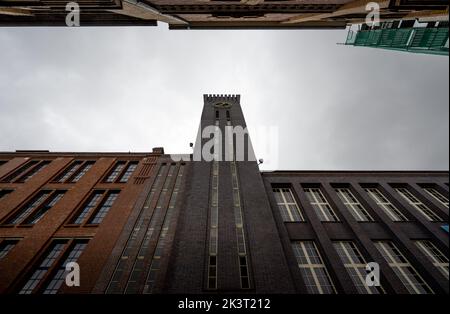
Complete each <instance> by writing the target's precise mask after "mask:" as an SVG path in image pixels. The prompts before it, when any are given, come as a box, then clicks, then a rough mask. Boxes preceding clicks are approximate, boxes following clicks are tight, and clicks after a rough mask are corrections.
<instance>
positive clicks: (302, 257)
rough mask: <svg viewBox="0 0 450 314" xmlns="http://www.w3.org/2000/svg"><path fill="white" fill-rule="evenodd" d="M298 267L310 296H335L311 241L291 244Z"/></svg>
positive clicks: (334, 290)
mask: <svg viewBox="0 0 450 314" xmlns="http://www.w3.org/2000/svg"><path fill="white" fill-rule="evenodd" d="M292 248H293V250H294V254H295V257H296V258H297V263H298V267H299V268H300V272H301V274H302V277H303V280H304V281H305V284H306V288H307V290H308V293H310V294H335V293H336V289H335V287H334V284H333V282H332V281H331V278H330V275H329V273H328V270H327V268H326V266H325V264H324V262H323V260H322V257H321V256H320V253H319V250H318V249H317V246H316V244H315V243H314V242H313V241H300V242H293V243H292Z"/></svg>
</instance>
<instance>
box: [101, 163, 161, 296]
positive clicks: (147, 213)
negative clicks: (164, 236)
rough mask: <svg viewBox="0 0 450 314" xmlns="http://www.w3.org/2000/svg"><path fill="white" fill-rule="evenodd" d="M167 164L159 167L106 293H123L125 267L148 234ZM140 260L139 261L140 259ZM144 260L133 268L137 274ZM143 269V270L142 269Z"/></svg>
mask: <svg viewBox="0 0 450 314" xmlns="http://www.w3.org/2000/svg"><path fill="white" fill-rule="evenodd" d="M166 168H167V167H166V164H161V166H160V167H159V170H158V173H157V175H156V178H155V181H154V182H153V185H152V188H151V190H150V193H149V194H148V195H147V198H146V200H145V202H144V205H143V207H142V208H141V210H140V212H139V216H138V219H137V221H136V223H135V224H134V227H133V231H132V232H131V234H130V236H129V237H128V241H127V243H126V245H125V248H124V249H123V251H122V255H121V256H120V260H119V261H118V263H117V265H116V268H115V269H114V273H113V275H112V277H111V279H110V281H109V284H108V287H107V289H106V293H121V292H122V289H121V284H120V280H121V278H122V277H123V276H124V271H125V266H126V264H127V261H128V260H129V259H130V256H131V255H132V254H134V252H133V250H134V249H135V248H138V247H139V245H140V243H141V242H140V238H141V236H143V235H142V233H147V225H146V224H147V223H148V220H149V219H150V218H151V216H152V212H153V208H152V207H151V206H150V204H151V202H152V201H153V200H154V198H155V195H156V193H157V192H158V189H159V188H160V185H161V184H162V182H164V176H163V175H164V173H165V169H166ZM138 260H139V259H138ZM142 262H143V260H141V261H140V264H139V263H135V265H134V266H133V271H135V272H137V271H139V270H141V271H143V266H142V267H141V265H142ZM140 267H141V268H140ZM131 280H132V278H131V277H130V278H129V280H128V281H129V283H128V285H129V287H127V289H129V290H131V289H132V287H131V286H132V285H133V284H132V283H131V284H130V281H131Z"/></svg>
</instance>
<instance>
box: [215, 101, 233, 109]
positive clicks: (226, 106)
mask: <svg viewBox="0 0 450 314" xmlns="http://www.w3.org/2000/svg"><path fill="white" fill-rule="evenodd" d="M214 107H216V108H219V109H229V108H231V104H230V103H227V102H219V103H217V104H215V105H214Z"/></svg>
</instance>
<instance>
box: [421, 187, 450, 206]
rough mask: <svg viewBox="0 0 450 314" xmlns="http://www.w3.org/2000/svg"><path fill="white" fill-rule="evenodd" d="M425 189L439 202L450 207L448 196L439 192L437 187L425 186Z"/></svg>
mask: <svg viewBox="0 0 450 314" xmlns="http://www.w3.org/2000/svg"><path fill="white" fill-rule="evenodd" d="M424 190H425V191H426V192H427V193H428V194H430V195H431V196H432V197H433V198H434V199H436V200H437V201H438V202H439V203H441V204H442V205H444V206H445V207H447V208H448V198H447V197H445V196H444V195H442V194H441V193H439V192H438V190H436V189H435V188H431V187H428V188H424Z"/></svg>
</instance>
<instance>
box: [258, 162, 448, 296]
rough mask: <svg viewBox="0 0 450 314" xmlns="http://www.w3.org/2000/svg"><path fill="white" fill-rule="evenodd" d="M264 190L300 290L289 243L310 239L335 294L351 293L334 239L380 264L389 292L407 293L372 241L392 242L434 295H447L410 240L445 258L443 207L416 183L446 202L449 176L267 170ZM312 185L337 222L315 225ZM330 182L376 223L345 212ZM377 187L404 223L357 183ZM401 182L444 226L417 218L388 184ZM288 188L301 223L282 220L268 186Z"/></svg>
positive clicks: (443, 282)
mask: <svg viewBox="0 0 450 314" xmlns="http://www.w3.org/2000/svg"><path fill="white" fill-rule="evenodd" d="M263 178H264V182H265V187H266V191H267V193H268V195H269V199H270V201H271V204H272V211H273V215H274V217H275V220H276V222H277V227H278V231H279V233H280V238H281V240H282V241H283V246H284V247H285V252H286V257H287V260H288V262H289V265H290V268H291V271H292V272H293V273H294V276H295V277H297V280H299V281H300V287H298V286H297V291H298V292H299V293H301V292H303V290H302V289H301V280H300V279H299V277H301V276H300V274H299V271H298V267H297V265H296V261H295V257H294V255H293V252H292V249H291V242H292V241H300V240H314V241H316V244H317V245H318V247H319V250H320V251H321V254H322V255H323V257H324V259H325V262H326V264H327V266H328V268H329V271H330V275H331V276H332V278H333V280H334V281H335V284H336V285H337V286H338V292H341V293H353V292H354V287H353V285H352V283H351V281H350V280H349V278H348V276H347V275H346V271H345V269H344V268H343V265H342V263H341V261H340V259H339V257H338V256H337V254H336V252H335V250H334V248H333V247H332V246H331V245H330V244H331V241H333V240H352V241H354V242H356V244H357V245H358V247H359V248H360V249H361V250H362V253H363V255H365V256H366V258H367V259H369V260H371V261H376V262H378V263H379V264H380V267H381V273H382V281H383V286H384V288H385V289H386V291H387V292H388V293H407V291H406V290H405V288H404V287H403V285H402V284H401V282H400V280H399V279H398V278H397V277H396V275H395V274H394V272H393V271H392V270H391V269H390V267H389V266H388V265H387V263H386V262H385V261H384V259H383V258H382V256H381V255H380V254H379V252H378V251H377V249H376V248H375V246H374V245H373V242H372V241H373V240H391V241H393V242H394V243H395V244H396V245H397V246H398V247H399V249H400V250H401V251H402V253H403V254H405V256H406V257H407V258H408V260H409V261H410V262H411V264H412V265H413V266H414V267H415V268H416V270H417V271H418V272H419V273H420V274H421V275H422V277H423V278H424V279H425V281H426V282H427V283H428V284H429V285H430V286H431V287H432V289H433V290H434V291H435V292H437V293H447V294H448V280H447V279H446V278H445V277H444V276H442V275H441V273H440V272H439V271H438V270H437V269H436V268H435V267H434V266H433V265H432V263H431V262H430V261H429V260H428V259H427V258H426V257H425V256H423V254H422V253H421V252H420V251H419V249H418V248H417V247H416V246H415V245H414V243H413V242H412V240H419V239H427V240H431V241H432V242H433V243H434V244H435V245H436V246H437V247H438V248H439V249H441V250H442V251H443V252H444V253H446V254H448V251H449V248H448V241H449V237H448V233H446V232H445V231H444V230H442V228H441V226H442V225H444V224H448V208H446V207H444V206H443V205H441V204H440V203H439V202H437V201H435V200H434V199H432V197H430V196H429V195H428V194H427V193H426V192H425V191H424V190H423V189H422V188H421V187H420V186H419V185H418V184H434V185H435V186H436V188H437V189H438V190H439V191H440V192H441V193H443V194H444V195H445V196H446V197H447V198H448V191H449V190H448V185H446V183H448V180H449V176H448V172H370V171H368V172H351V171H348V172H338V171H335V172H325V171H324V172H322V171H316V172H308V171H301V172H294V171H293V172H288V171H280V172H272V173H263ZM305 184H306V185H311V184H314V185H316V186H320V188H321V190H322V192H323V194H324V195H325V197H326V198H327V200H328V202H329V203H330V205H331V206H332V207H333V209H334V210H335V212H336V213H337V215H338V216H339V217H340V220H341V221H340V222H320V221H319V219H318V218H317V215H316V214H315V212H314V210H313V208H312V206H311V205H310V204H309V202H308V200H307V198H306V195H305V193H304V192H303V186H304V185H305ZM334 184H345V185H347V186H348V187H349V188H350V189H351V191H352V193H353V194H354V195H355V196H356V197H357V198H358V200H359V201H360V202H361V204H362V205H363V206H364V207H365V208H366V209H367V210H369V211H370V214H371V215H372V216H373V218H374V219H375V222H357V221H355V220H354V219H353V217H352V216H351V215H350V214H349V212H348V210H347V209H346V207H345V206H344V205H343V204H342V202H341V201H340V199H339V198H338V196H337V194H336V192H335V191H334V187H333V185H334ZM363 184H371V185H373V184H376V185H377V187H378V188H379V189H380V191H382V193H383V194H384V195H385V196H387V197H388V199H389V200H390V201H391V202H392V203H393V204H394V205H395V206H396V207H398V208H399V209H400V210H402V211H404V213H405V214H406V215H407V216H408V218H409V219H410V221H409V222H393V221H391V219H390V218H389V217H388V216H387V215H386V214H385V213H384V211H383V210H381V209H380V208H379V207H378V206H377V205H376V203H374V201H373V200H372V199H371V198H370V197H369V196H368V195H367V193H366V192H365V191H364V189H363V187H362V186H361V185H363ZM395 184H402V185H405V186H407V187H408V189H409V190H410V191H411V192H412V193H413V194H414V195H415V196H416V197H417V198H419V199H420V200H421V201H422V202H423V203H425V204H426V205H427V206H428V207H429V208H430V209H432V210H433V211H435V212H436V213H438V214H439V215H440V216H441V217H442V218H444V222H429V221H427V220H426V219H424V218H423V216H422V215H421V214H419V213H418V212H417V210H415V209H414V208H412V207H411V206H410V205H409V204H408V203H407V202H406V201H405V200H404V199H403V198H402V197H401V196H399V195H398V193H397V192H396V191H394V190H393V188H392V185H395ZM280 185H282V186H289V187H290V188H291V189H292V191H293V193H294V195H295V197H296V201H297V203H298V204H299V207H300V208H301V210H302V211H303V213H304V214H305V216H306V222H301V223H291V222H288V223H285V222H283V221H282V220H281V216H280V213H279V210H278V208H277V206H276V203H275V199H274V197H273V195H272V194H273V193H272V187H273V186H280Z"/></svg>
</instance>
